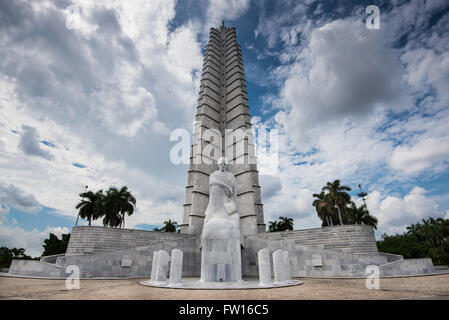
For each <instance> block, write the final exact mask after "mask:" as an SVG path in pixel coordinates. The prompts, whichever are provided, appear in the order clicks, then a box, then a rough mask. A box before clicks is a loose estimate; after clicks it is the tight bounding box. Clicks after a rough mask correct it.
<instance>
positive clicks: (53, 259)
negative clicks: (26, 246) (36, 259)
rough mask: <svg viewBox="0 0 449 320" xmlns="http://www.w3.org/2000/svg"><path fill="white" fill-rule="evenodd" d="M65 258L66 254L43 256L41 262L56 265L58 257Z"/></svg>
mask: <svg viewBox="0 0 449 320" xmlns="http://www.w3.org/2000/svg"><path fill="white" fill-rule="evenodd" d="M64 256H65V253H61V254H54V255H51V256H43V257H41V258H40V261H42V262H47V263H56V260H57V259H58V257H64Z"/></svg>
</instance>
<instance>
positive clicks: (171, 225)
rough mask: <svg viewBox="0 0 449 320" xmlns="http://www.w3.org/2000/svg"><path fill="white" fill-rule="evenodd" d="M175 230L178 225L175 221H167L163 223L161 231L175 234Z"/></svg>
mask: <svg viewBox="0 0 449 320" xmlns="http://www.w3.org/2000/svg"><path fill="white" fill-rule="evenodd" d="M176 229H178V223H177V222H176V221H171V219H168V220H167V221H164V226H163V227H162V228H161V231H163V232H176Z"/></svg>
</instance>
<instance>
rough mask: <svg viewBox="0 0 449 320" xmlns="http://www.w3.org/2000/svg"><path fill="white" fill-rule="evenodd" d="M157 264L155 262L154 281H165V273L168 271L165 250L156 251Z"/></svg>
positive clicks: (167, 257) (167, 256)
mask: <svg viewBox="0 0 449 320" xmlns="http://www.w3.org/2000/svg"><path fill="white" fill-rule="evenodd" d="M157 255H158V257H157V264H156V274H155V282H157V283H161V282H166V281H167V273H168V260H169V255H168V252H167V251H165V250H159V251H158V253H157Z"/></svg>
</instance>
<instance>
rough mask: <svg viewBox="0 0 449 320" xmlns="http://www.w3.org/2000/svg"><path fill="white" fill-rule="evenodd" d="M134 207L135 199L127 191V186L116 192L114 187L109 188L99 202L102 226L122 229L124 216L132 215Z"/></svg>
mask: <svg viewBox="0 0 449 320" xmlns="http://www.w3.org/2000/svg"><path fill="white" fill-rule="evenodd" d="M135 205H136V198H135V197H134V196H133V195H132V194H131V192H130V191H129V190H128V187H127V186H124V187H122V188H121V189H120V190H118V189H117V188H115V187H111V188H109V190H108V191H106V194H105V196H104V197H103V199H102V200H101V206H100V211H101V216H103V225H104V226H110V227H115V228H116V227H124V226H125V215H128V216H130V215H132V214H133V213H134V208H135Z"/></svg>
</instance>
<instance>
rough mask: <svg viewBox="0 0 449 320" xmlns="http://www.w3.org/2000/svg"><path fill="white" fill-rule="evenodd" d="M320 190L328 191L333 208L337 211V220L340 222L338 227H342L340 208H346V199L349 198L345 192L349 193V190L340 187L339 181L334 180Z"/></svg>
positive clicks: (346, 187)
mask: <svg viewBox="0 0 449 320" xmlns="http://www.w3.org/2000/svg"><path fill="white" fill-rule="evenodd" d="M321 190H323V191H328V192H329V197H330V199H331V201H332V202H333V204H334V205H335V207H336V208H337V210H338V219H339V220H340V225H343V219H342V217H341V210H340V207H341V206H346V203H347V201H348V199H350V198H351V196H349V194H348V193H346V191H351V188H350V187H348V186H342V185H340V180H338V179H337V180H334V182H332V183H331V182H327V184H326V186H324V187H323V188H322V189H321Z"/></svg>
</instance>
